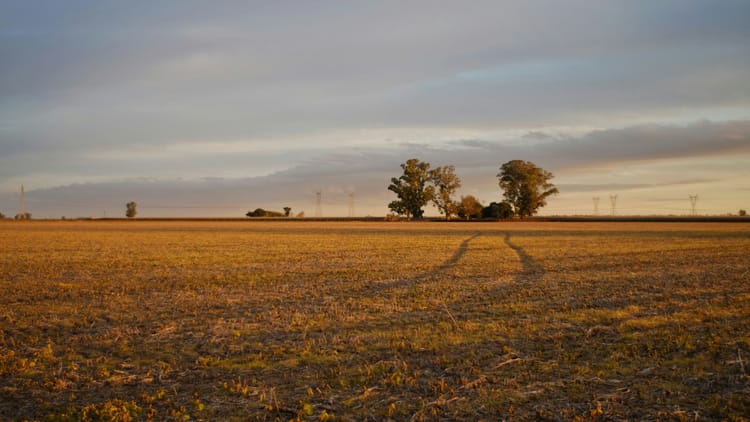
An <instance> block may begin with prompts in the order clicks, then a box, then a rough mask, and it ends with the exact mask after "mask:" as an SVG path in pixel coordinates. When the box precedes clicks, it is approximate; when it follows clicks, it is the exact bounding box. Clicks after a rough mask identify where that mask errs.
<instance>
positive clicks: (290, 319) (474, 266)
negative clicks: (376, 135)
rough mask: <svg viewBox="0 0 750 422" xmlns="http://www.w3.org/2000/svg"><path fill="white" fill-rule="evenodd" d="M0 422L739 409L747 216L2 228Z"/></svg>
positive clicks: (731, 414)
mask: <svg viewBox="0 0 750 422" xmlns="http://www.w3.org/2000/svg"><path fill="white" fill-rule="evenodd" d="M0 240H1V241H2V242H1V243H2V249H0V251H1V252H0V420H25V419H28V420H52V421H65V420H123V421H124V420H131V419H132V420H188V419H189V420H237V421H240V420H247V419H250V420H255V419H258V420H276V419H279V420H290V419H301V420H373V421H375V420H377V421H379V420H386V419H393V420H437V419H458V420H488V421H489V420H502V419H508V420H597V419H601V420H612V419H632V420H706V419H718V420H722V419H724V420H745V421H746V420H748V415H750V258H748V252H749V251H750V224H729V223H403V222H402V223H384V222H380V223H356V222H327V223H323V222H250V221H247V222H245V221H240V222H178V221H175V222H141V221H121V222H107V221H103V222H97V221H84V222H65V221H60V222H41V221H40V222H3V223H0Z"/></svg>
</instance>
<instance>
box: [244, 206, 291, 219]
mask: <svg viewBox="0 0 750 422" xmlns="http://www.w3.org/2000/svg"><path fill="white" fill-rule="evenodd" d="M245 215H246V216H248V217H284V214H282V213H280V212H278V211H268V210H264V209H263V208H256V209H255V211H248V212H247V213H246V214H245Z"/></svg>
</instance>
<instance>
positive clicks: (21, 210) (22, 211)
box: [18, 185, 26, 220]
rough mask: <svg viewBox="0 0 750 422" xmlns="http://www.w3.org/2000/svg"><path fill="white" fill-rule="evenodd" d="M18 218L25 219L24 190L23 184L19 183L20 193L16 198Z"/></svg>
mask: <svg viewBox="0 0 750 422" xmlns="http://www.w3.org/2000/svg"><path fill="white" fill-rule="evenodd" d="M18 218H19V219H22V220H25V219H26V191H24V188H23V185H21V195H20V196H19V198H18Z"/></svg>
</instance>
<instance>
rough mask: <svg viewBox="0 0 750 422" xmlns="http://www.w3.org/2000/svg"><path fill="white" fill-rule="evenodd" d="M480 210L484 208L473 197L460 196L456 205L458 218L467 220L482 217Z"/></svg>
mask: <svg viewBox="0 0 750 422" xmlns="http://www.w3.org/2000/svg"><path fill="white" fill-rule="evenodd" d="M482 208H484V206H483V205H482V203H481V202H479V200H478V199H477V198H475V197H474V196H472V195H466V196H461V200H460V201H459V203H458V216H459V217H460V218H465V219H467V220H471V219H472V218H479V217H481V216H482Z"/></svg>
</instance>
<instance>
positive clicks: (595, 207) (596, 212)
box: [591, 196, 599, 215]
mask: <svg viewBox="0 0 750 422" xmlns="http://www.w3.org/2000/svg"><path fill="white" fill-rule="evenodd" d="M591 199H593V200H594V215H599V197H598V196H595V197H593V198H591Z"/></svg>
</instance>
